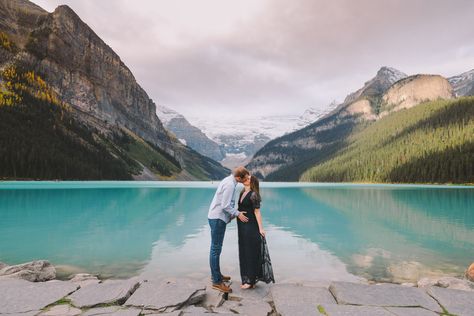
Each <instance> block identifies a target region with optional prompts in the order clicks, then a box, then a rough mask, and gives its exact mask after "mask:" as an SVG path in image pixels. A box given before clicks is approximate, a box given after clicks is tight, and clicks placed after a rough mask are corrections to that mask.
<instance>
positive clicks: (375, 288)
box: [329, 282, 443, 313]
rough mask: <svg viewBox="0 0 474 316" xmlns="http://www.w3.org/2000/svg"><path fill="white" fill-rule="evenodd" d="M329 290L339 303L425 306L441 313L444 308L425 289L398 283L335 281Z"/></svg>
mask: <svg viewBox="0 0 474 316" xmlns="http://www.w3.org/2000/svg"><path fill="white" fill-rule="evenodd" d="M329 290H330V291H331V293H332V294H333V295H334V297H335V298H336V300H337V303H338V304H347V305H368V306H391V307H423V308H427V309H429V310H432V311H435V312H439V313H441V312H442V311H443V310H442V309H441V307H440V306H439V305H438V303H437V302H436V301H435V300H433V298H431V297H430V296H429V295H427V294H426V292H425V291H423V290H422V289H419V288H413V287H406V286H401V285H396V284H378V285H365V284H358V283H349V282H333V283H332V284H331V286H330V287H329Z"/></svg>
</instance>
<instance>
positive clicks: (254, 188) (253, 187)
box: [250, 176, 260, 197]
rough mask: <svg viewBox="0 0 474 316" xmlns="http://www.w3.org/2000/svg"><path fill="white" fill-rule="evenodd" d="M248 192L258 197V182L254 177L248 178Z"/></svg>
mask: <svg viewBox="0 0 474 316" xmlns="http://www.w3.org/2000/svg"><path fill="white" fill-rule="evenodd" d="M250 190H252V191H253V192H255V193H257V194H258V197H260V181H258V178H257V177H256V176H250Z"/></svg>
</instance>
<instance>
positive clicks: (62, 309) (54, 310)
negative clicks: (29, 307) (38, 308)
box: [39, 304, 82, 316]
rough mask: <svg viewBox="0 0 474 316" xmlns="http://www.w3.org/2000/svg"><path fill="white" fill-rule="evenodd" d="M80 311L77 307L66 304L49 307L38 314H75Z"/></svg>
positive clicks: (66, 315) (49, 315) (47, 315)
mask: <svg viewBox="0 0 474 316" xmlns="http://www.w3.org/2000/svg"><path fill="white" fill-rule="evenodd" d="M81 313H82V311H81V310H80V309H79V308H75V307H72V306H71V305H68V304H61V305H56V306H53V307H51V308H49V309H48V310H47V311H44V312H41V314H39V315H40V316H76V315H80V314H81Z"/></svg>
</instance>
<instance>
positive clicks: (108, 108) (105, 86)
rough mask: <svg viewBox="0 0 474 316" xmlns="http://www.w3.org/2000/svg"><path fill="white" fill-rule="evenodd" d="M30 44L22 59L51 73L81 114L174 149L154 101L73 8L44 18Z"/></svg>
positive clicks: (54, 83)
mask: <svg viewBox="0 0 474 316" xmlns="http://www.w3.org/2000/svg"><path fill="white" fill-rule="evenodd" d="M26 48H27V53H26V54H24V55H22V59H23V62H24V63H26V64H27V65H28V66H29V68H32V69H35V70H36V71H37V72H38V73H41V74H46V75H47V76H46V79H47V81H48V83H49V84H50V85H52V86H53V88H54V89H55V90H56V92H57V93H58V94H59V95H61V96H62V99H63V101H65V102H66V103H68V104H70V105H72V107H73V108H74V109H75V110H77V111H78V112H79V113H82V115H78V118H80V119H81V120H85V121H86V122H87V123H88V124H89V125H92V126H94V127H96V128H98V129H104V128H106V127H105V123H108V124H111V125H119V126H123V127H126V128H128V129H130V130H131V131H133V132H134V133H135V134H137V135H138V136H140V137H142V138H143V139H145V140H147V141H150V142H152V143H154V144H156V145H157V146H159V147H160V148H168V147H170V146H169V144H170V143H171V141H170V138H169V135H168V133H167V132H166V130H165V129H164V127H163V125H162V124H161V122H160V120H159V119H158V117H157V116H156V114H155V110H156V107H155V104H154V103H153V101H152V100H151V99H150V98H149V97H148V95H147V94H146V92H145V91H144V90H143V89H142V88H141V87H140V86H139V85H138V83H137V82H136V80H135V78H134V77H133V74H132V73H131V71H130V70H129V69H128V68H127V67H126V66H125V64H124V63H123V62H122V61H121V59H120V57H119V56H118V55H117V54H116V53H115V52H114V51H113V50H112V49H111V48H110V47H109V46H108V45H107V44H105V43H104V42H103V41H102V40H101V39H100V38H99V37H98V36H97V35H96V34H95V33H94V31H92V29H91V28H89V26H87V24H85V23H84V22H82V20H81V19H80V18H79V17H78V16H77V14H76V13H75V12H74V11H73V10H71V9H70V8H69V7H68V6H65V5H64V6H59V7H58V8H57V9H56V10H55V11H54V12H53V13H52V14H48V15H47V16H46V17H45V18H43V19H40V21H39V23H38V25H37V27H36V28H35V29H33V30H32V32H31V33H30V38H29V39H28V42H27V44H26ZM84 114H86V115H84ZM168 150H171V148H168Z"/></svg>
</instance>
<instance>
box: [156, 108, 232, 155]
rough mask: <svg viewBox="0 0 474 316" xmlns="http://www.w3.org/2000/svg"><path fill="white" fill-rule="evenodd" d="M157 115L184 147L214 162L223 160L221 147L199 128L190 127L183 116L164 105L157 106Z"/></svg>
mask: <svg viewBox="0 0 474 316" xmlns="http://www.w3.org/2000/svg"><path fill="white" fill-rule="evenodd" d="M157 113H158V117H159V118H160V120H161V122H162V123H163V124H164V126H165V127H166V128H167V129H168V130H169V131H171V132H172V133H173V134H174V135H176V137H177V138H178V139H179V140H180V141H181V142H182V143H183V144H184V145H187V146H189V147H191V148H192V149H194V150H195V151H197V152H198V153H200V154H201V155H203V156H206V157H209V158H212V159H214V160H216V161H221V160H222V159H224V158H225V153H224V152H223V150H222V148H221V146H219V145H218V144H217V143H216V142H214V141H213V140H211V139H209V138H208V137H207V136H206V134H204V133H203V132H202V131H201V130H200V129H199V128H197V127H195V126H193V125H191V123H189V122H188V120H186V118H185V117H184V116H183V115H181V114H179V113H178V112H176V111H174V110H172V109H170V108H168V107H166V106H164V105H157Z"/></svg>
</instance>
